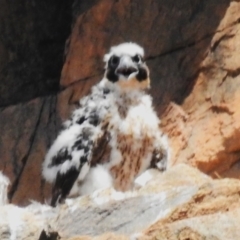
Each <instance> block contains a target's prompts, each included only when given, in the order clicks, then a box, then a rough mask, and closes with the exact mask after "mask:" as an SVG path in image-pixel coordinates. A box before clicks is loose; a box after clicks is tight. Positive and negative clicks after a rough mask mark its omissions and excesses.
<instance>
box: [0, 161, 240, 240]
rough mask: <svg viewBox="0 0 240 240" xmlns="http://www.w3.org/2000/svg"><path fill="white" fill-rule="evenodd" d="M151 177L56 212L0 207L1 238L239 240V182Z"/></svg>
mask: <svg viewBox="0 0 240 240" xmlns="http://www.w3.org/2000/svg"><path fill="white" fill-rule="evenodd" d="M147 174H148V176H147V177H146V176H144V175H143V176H142V177H143V178H145V179H148V180H147V181H146V182H145V184H143V186H142V187H140V188H139V189H138V190H133V191H131V192H127V193H120V192H115V191H114V190H113V189H105V190H100V191H98V192H95V193H93V194H91V195H89V196H84V197H81V198H77V199H68V200H67V201H66V203H65V204H63V205H60V206H58V207H57V208H51V207H49V206H46V205H41V204H37V203H33V204H31V205H29V206H28V207H26V208H19V207H17V206H14V205H5V206H2V207H0V238H1V239H10V238H11V239H14V237H15V239H25V240H28V239H40V238H39V236H40V235H41V236H43V234H41V233H42V231H43V230H44V231H45V232H46V234H45V236H47V235H49V236H51V235H52V238H49V239H58V238H57V236H59V238H60V239H64V240H67V239H68V240H70V239H71V240H77V239H78V240H80V239H135V240H147V239H191V240H197V239H219V240H220V239H222V240H224V239H232V240H235V239H236V240H237V239H239V237H240V233H239V231H238V229H239V226H238V220H239V217H240V198H239V193H240V181H239V180H233V179H221V180H213V179H211V178H210V177H208V176H207V175H204V174H203V173H201V172H200V171H198V170H196V169H195V168H192V167H189V166H187V165H184V164H179V165H177V166H174V167H173V168H171V169H170V170H169V171H167V172H165V173H163V174H162V173H160V172H158V171H157V170H149V171H148V172H147ZM145 175H146V174H145ZM149 176H151V178H150V177H149ZM159 183H161V184H159ZM13 218H14V224H13ZM106 232H108V234H106ZM54 236H55V238H53V237H54ZM43 239H44V238H43ZM40 240H42V239H40Z"/></svg>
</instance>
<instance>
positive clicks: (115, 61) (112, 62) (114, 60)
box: [108, 55, 120, 68]
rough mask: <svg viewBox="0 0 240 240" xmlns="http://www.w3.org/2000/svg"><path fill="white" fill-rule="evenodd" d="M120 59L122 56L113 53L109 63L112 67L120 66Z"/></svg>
mask: <svg viewBox="0 0 240 240" xmlns="http://www.w3.org/2000/svg"><path fill="white" fill-rule="evenodd" d="M119 60H120V58H119V57H118V56H115V55H113V56H112V57H111V58H110V59H109V62H108V65H109V66H110V67H115V68H116V67H117V66H118V64H119Z"/></svg>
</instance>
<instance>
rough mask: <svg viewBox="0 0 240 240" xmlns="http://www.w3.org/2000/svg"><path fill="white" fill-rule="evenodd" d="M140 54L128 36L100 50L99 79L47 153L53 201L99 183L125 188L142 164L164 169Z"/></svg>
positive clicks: (161, 138) (164, 150)
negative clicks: (102, 67)
mask: <svg viewBox="0 0 240 240" xmlns="http://www.w3.org/2000/svg"><path fill="white" fill-rule="evenodd" d="M143 57H144V50H143V48H142V47H140V46H139V45H137V44H136V43H132V42H127V43H122V44H120V45H117V46H114V47H112V48H111V49H110V52H109V53H108V54H106V55H105V56H104V62H105V73H104V77H103V79H102V80H101V81H100V82H99V83H98V84H97V85H95V86H93V87H92V89H91V93H90V94H89V95H87V96H85V97H84V98H82V99H81V100H80V101H79V103H80V107H79V108H77V109H76V110H74V111H73V113H72V116H71V118H70V119H69V120H67V121H66V122H65V123H64V124H63V130H62V131H61V132H60V134H59V135H58V137H57V139H56V140H55V141H54V143H53V145H52V146H51V147H50V149H49V151H48V153H47V154H46V157H45V160H44V163H43V176H44V178H45V179H46V180H47V181H48V182H50V183H53V190H52V199H51V205H52V206H56V204H58V203H59V202H62V201H63V200H64V199H65V198H66V197H73V196H79V195H83V194H88V193H91V192H93V191H94V190H96V189H99V188H103V187H110V186H112V187H114V188H115V189H116V190H117V191H127V190H130V189H132V187H133V184H134V180H135V178H136V177H138V176H139V175H140V174H141V173H142V172H143V171H145V170H146V169H148V168H150V167H156V168H158V169H160V170H165V169H166V165H167V159H168V144H167V137H166V136H165V135H164V134H163V133H162V132H161V130H160V128H159V123H160V120H159V118H158V117H157V114H156V112H155V111H154V110H153V107H152V98H151V96H150V95H148V94H147V93H146V90H147V89H148V88H149V87H150V78H149V69H148V67H147V65H146V63H145V62H144V59H143Z"/></svg>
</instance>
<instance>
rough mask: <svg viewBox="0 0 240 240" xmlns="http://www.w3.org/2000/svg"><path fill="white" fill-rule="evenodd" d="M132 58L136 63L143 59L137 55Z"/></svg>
mask: <svg viewBox="0 0 240 240" xmlns="http://www.w3.org/2000/svg"><path fill="white" fill-rule="evenodd" d="M132 60H133V61H134V62H136V63H140V62H141V60H142V59H141V56H139V55H135V56H134V57H132Z"/></svg>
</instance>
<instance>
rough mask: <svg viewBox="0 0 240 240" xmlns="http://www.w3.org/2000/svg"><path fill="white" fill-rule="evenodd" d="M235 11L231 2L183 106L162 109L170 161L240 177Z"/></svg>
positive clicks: (235, 5)
mask: <svg viewBox="0 0 240 240" xmlns="http://www.w3.org/2000/svg"><path fill="white" fill-rule="evenodd" d="M239 10H240V3H238V2H232V3H231V4H230V6H229V8H228V10H227V12H226V14H225V16H224V18H223V20H222V21H221V22H220V24H219V26H218V28H217V30H216V34H215V35H214V37H213V38H212V41H211V46H210V48H209V49H208V51H207V52H206V57H205V59H204V60H203V61H202V63H201V66H200V72H199V74H198V76H197V77H196V83H195V85H194V87H193V90H192V92H191V93H190V94H189V96H188V97H187V98H186V99H185V100H184V102H183V103H182V104H181V106H178V107H176V106H174V107H173V105H171V106H170V107H168V109H167V111H166V112H165V115H164V117H163V127H164V129H165V131H166V132H167V133H169V137H170V142H171V146H172V151H173V154H172V159H171V163H172V165H173V164H175V163H179V162H184V163H189V164H191V165H193V166H196V167H198V168H199V169H201V170H202V171H204V172H205V173H208V174H210V175H212V176H215V177H226V176H228V177H237V178H240V168H239V166H238V165H239V164H238V161H239V157H240V141H239V138H240V121H239V117H240V108H239V103H240V71H239V69H240V64H239V62H240V61H239V54H238V53H239V52H240V44H239V42H240V33H239V30H240V26H239V24H237V22H236V19H239V18H240V11H239ZM179 108H180V109H181V110H180V111H179ZM171 119H174V121H173V120H171Z"/></svg>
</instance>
